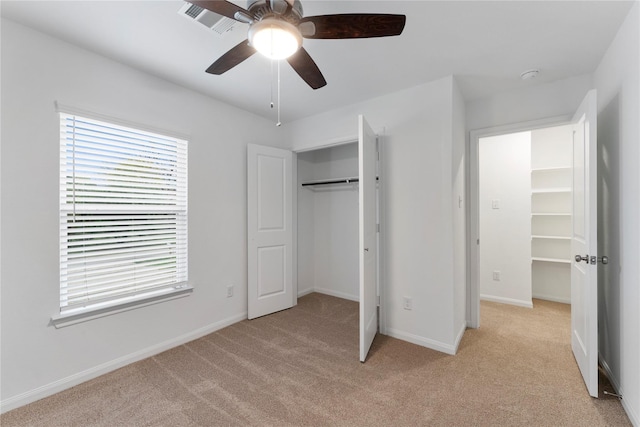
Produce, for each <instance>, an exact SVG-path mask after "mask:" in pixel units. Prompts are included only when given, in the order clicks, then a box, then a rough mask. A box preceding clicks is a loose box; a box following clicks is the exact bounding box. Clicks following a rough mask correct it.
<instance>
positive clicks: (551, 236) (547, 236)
mask: <svg viewBox="0 0 640 427" xmlns="http://www.w3.org/2000/svg"><path fill="white" fill-rule="evenodd" d="M531 238H532V239H550V240H571V237H568V236H553V235H544V236H543V235H539V234H538V235H535V234H534V235H532V236H531Z"/></svg>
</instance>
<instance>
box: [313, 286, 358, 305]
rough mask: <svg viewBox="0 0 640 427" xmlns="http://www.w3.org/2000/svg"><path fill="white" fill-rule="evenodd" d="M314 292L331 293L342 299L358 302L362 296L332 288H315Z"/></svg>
mask: <svg viewBox="0 0 640 427" xmlns="http://www.w3.org/2000/svg"><path fill="white" fill-rule="evenodd" d="M312 292H317V293H319V294H325V295H330V296H332V297H337V298H342V299H348V300H349V301H355V302H358V301H359V300H360V297H359V296H358V295H350V294H346V293H344V292H338V291H334V290H331V289H325V288H313V290H312Z"/></svg>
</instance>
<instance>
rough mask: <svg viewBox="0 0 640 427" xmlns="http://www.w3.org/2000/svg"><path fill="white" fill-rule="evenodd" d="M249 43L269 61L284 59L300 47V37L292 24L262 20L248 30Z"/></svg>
mask: <svg viewBox="0 0 640 427" xmlns="http://www.w3.org/2000/svg"><path fill="white" fill-rule="evenodd" d="M249 43H250V44H251V46H253V47H254V49H256V50H257V51H258V52H259V53H261V54H262V55H264V56H266V57H267V58H271V59H276V60H278V59H285V58H288V57H290V56H291V55H293V54H294V53H296V51H297V50H298V49H299V48H300V46H301V45H302V36H301V35H300V32H299V31H298V29H297V28H296V27H295V26H293V25H292V24H290V23H288V22H285V21H281V20H278V19H263V20H262V21H259V22H256V23H254V24H252V25H251V27H250V28H249Z"/></svg>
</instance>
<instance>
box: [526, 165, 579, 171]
mask: <svg viewBox="0 0 640 427" xmlns="http://www.w3.org/2000/svg"><path fill="white" fill-rule="evenodd" d="M570 169H571V166H555V167H549V168H533V169H531V172H550V171H566V170H570Z"/></svg>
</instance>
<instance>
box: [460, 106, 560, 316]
mask: <svg viewBox="0 0 640 427" xmlns="http://www.w3.org/2000/svg"><path fill="white" fill-rule="evenodd" d="M571 119H572V115H563V116H555V117H549V118H546V119H541V120H532V121H527V122H520V123H512V124H508V125H502V126H492V127H488V128H482V129H475V130H472V131H470V132H469V140H468V141H467V150H466V151H467V158H468V159H469V160H468V163H467V176H468V180H467V184H468V187H467V188H468V191H467V206H468V207H469V208H468V211H467V218H468V219H467V227H468V228H467V230H468V233H467V247H468V248H469V252H468V253H469V258H468V260H467V271H468V272H469V273H468V282H467V325H468V326H469V327H471V328H478V327H480V298H481V297H480V277H479V260H480V247H479V246H480V245H479V244H478V239H479V236H480V233H479V231H480V222H479V221H480V214H479V212H480V208H479V194H480V187H479V184H480V182H479V181H480V179H479V168H478V142H479V140H480V138H485V137H489V136H496V135H503V134H509V133H516V132H525V131H530V130H534V129H542V128H547V127H554V126H562V125H566V124H569V123H571Z"/></svg>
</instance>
